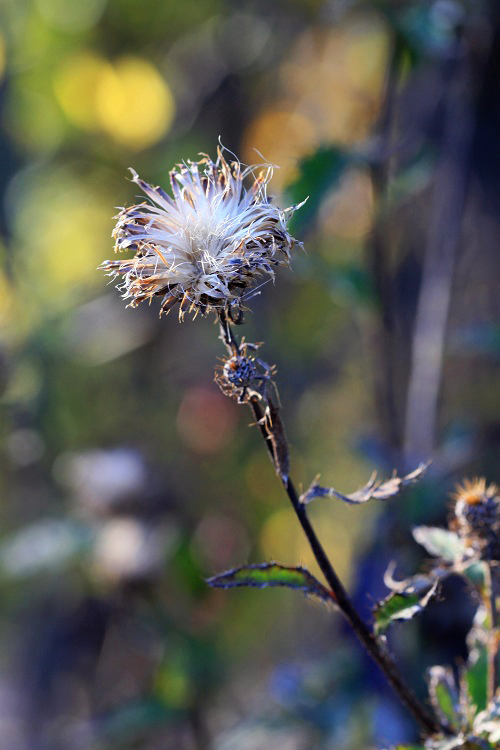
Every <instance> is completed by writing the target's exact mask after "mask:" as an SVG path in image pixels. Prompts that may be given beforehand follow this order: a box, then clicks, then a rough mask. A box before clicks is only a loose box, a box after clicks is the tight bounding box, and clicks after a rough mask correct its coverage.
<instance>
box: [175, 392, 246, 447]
mask: <svg viewBox="0 0 500 750" xmlns="http://www.w3.org/2000/svg"><path fill="white" fill-rule="evenodd" d="M236 420H237V416H236V412H235V410H234V409H233V406H232V404H231V402H230V401H228V399H226V398H224V396H222V395H221V394H219V392H218V391H217V390H215V388H207V387H204V386H194V387H193V388H189V389H188V390H187V391H186V393H185V395H184V398H183V399H182V402H181V405H180V407H179V412H178V414H177V429H178V431H179V435H180V436H181V438H182V440H183V441H184V443H185V444H186V445H187V446H188V447H189V448H191V450H193V451H195V452H196V453H200V454H202V455H206V456H209V455H211V454H213V453H217V452H218V451H219V450H221V449H222V448H223V447H224V446H225V445H227V443H228V442H229V440H230V439H231V436H232V435H233V433H234V429H235V426H236Z"/></svg>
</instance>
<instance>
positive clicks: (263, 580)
mask: <svg viewBox="0 0 500 750" xmlns="http://www.w3.org/2000/svg"><path fill="white" fill-rule="evenodd" d="M207 583H208V584H209V585H210V586H214V587H215V588H220V589H231V588H237V587H240V586H250V587H253V588H258V589H265V588H273V587H286V588H289V589H298V590H299V591H303V592H304V593H306V594H312V595H313V596H317V597H319V598H320V599H322V600H323V601H332V599H333V594H332V593H331V592H330V591H328V589H327V588H326V587H325V586H323V584H322V583H320V582H319V581H318V580H317V579H316V578H315V577H314V576H313V575H311V573H309V571H308V570H306V569H305V568H302V567H286V566H284V565H279V563H260V564H258V565H244V566H243V567H241V568H234V570H228V571H227V572H226V573H219V575H216V576H213V577H212V578H208V579H207Z"/></svg>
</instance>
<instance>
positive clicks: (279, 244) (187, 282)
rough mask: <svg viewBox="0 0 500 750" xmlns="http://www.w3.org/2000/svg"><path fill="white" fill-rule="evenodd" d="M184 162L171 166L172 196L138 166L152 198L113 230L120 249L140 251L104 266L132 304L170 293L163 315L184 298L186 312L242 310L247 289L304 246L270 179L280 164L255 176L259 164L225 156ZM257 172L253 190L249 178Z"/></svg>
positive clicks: (128, 211) (134, 208) (129, 211)
mask: <svg viewBox="0 0 500 750" xmlns="http://www.w3.org/2000/svg"><path fill="white" fill-rule="evenodd" d="M202 156H203V158H202V159H201V160H200V161H199V162H191V161H188V162H187V163H186V164H179V165H177V166H176V167H174V169H173V170H172V171H171V172H170V183H171V187H172V195H173V197H170V196H169V195H167V194H166V193H165V192H164V190H162V188H160V187H152V186H151V185H148V183H147V182H144V181H143V180H141V179H140V178H139V176H138V175H137V174H136V173H135V172H134V171H133V170H131V171H132V179H133V181H134V182H135V183H137V184H138V185H139V187H140V188H141V189H142V190H143V191H144V193H145V194H146V195H147V197H148V198H149V199H150V203H147V202H143V203H140V204H138V205H135V206H130V207H129V208H124V209H122V210H121V211H120V213H119V214H118V216H117V217H116V218H117V223H116V227H115V229H114V232H113V236H114V238H115V251H118V252H120V251H122V250H133V251H134V252H135V255H134V257H133V258H131V259H129V260H108V261H105V262H104V263H103V264H102V265H101V266H100V268H101V270H104V271H107V272H108V275H110V276H112V277H113V278H117V277H118V278H121V279H123V281H122V282H121V284H120V285H119V286H118V288H119V289H120V290H121V291H122V293H123V298H124V299H130V303H129V304H130V306H132V307H136V306H137V305H138V304H139V303H140V302H142V301H143V300H149V301H151V299H152V298H153V297H154V296H160V297H162V303H161V310H160V315H161V313H163V312H165V313H166V312H168V311H169V310H171V309H172V308H173V307H174V306H175V305H176V304H177V303H178V302H179V303H180V310H179V317H180V318H181V319H182V318H183V317H184V314H185V312H186V311H189V312H192V313H193V314H194V316H196V315H197V314H198V313H201V314H202V315H206V314H207V313H209V312H210V311H225V312H227V313H229V315H230V316H231V317H232V315H233V313H234V311H235V310H236V311H238V314H239V313H240V311H241V304H242V300H243V299H244V297H245V293H246V291H247V290H248V289H249V288H250V287H252V286H253V285H254V284H255V282H256V280H257V279H258V278H259V277H260V276H261V275H263V274H268V275H269V276H270V277H271V278H273V279H274V269H275V268H276V267H278V266H286V265H288V264H289V260H290V253H291V251H292V249H293V247H294V245H296V244H297V243H296V241H295V240H294V239H293V238H292V237H291V235H290V233H289V232H288V229H287V220H288V218H289V217H290V215H291V214H292V212H293V211H294V210H295V209H296V208H298V206H293V207H291V208H287V209H285V210H284V211H282V210H280V209H279V208H278V207H277V206H275V205H273V204H272V203H271V200H270V198H269V197H268V195H267V185H268V183H269V181H270V179H271V177H272V169H271V167H269V168H268V169H267V170H265V171H263V172H260V173H259V174H258V175H257V176H255V173H254V168H252V167H247V168H245V169H242V167H241V164H240V163H239V162H238V161H234V162H231V163H228V162H227V161H226V160H225V158H224V155H223V151H222V150H221V149H218V157H217V161H216V162H215V163H214V162H212V161H211V159H210V158H209V157H208V156H206V155H202ZM250 175H251V176H252V177H253V184H251V185H250V187H249V188H246V187H245V186H244V181H245V179H246V178H247V177H249V176H250Z"/></svg>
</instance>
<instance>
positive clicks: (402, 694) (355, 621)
mask: <svg viewBox="0 0 500 750" xmlns="http://www.w3.org/2000/svg"><path fill="white" fill-rule="evenodd" d="M219 318H220V324H221V337H222V340H223V341H224V343H225V345H226V348H227V350H228V353H229V354H230V355H231V356H234V355H235V354H239V346H238V342H237V341H236V339H235V338H234V335H233V332H232V330H231V326H230V324H229V322H228V320H227V318H226V317H225V315H224V314H223V313H221V314H220V316H219ZM248 403H249V406H250V408H251V410H252V413H253V415H254V417H255V420H256V423H257V425H258V427H259V429H260V432H261V435H262V436H263V438H264V440H265V443H266V447H267V449H268V451H269V454H270V456H271V460H272V461H273V464H274V466H275V468H276V470H277V473H278V475H279V476H280V478H281V482H282V484H283V487H284V489H285V491H286V493H287V495H288V497H289V499H290V502H291V504H292V507H293V509H294V511H295V515H296V516H297V518H298V520H299V523H300V525H301V527H302V530H303V531H304V534H305V535H306V538H307V541H308V542H309V546H310V547H311V550H312V552H313V554H314V558H315V560H316V562H317V564H318V566H319V568H320V570H321V572H322V573H323V575H324V577H325V579H326V581H327V582H328V585H329V586H330V589H331V592H332V595H333V596H332V598H333V599H334V600H335V602H336V604H337V606H338V607H339V609H340V611H341V612H342V614H343V616H344V617H345V619H346V620H347V622H348V623H349V624H350V626H351V628H352V629H353V631H354V633H355V634H356V636H357V638H358V640H359V641H360V642H361V644H362V645H363V646H364V647H365V649H366V650H367V652H368V653H369V655H370V656H371V657H372V659H373V660H374V662H375V663H376V664H377V665H378V666H379V668H380V669H381V671H382V672H383V674H384V675H385V677H386V679H387V680H388V682H389V684H390V685H392V687H393V689H394V690H395V692H396V694H397V695H398V696H399V698H400V700H401V702H402V703H403V704H404V705H405V706H406V707H407V708H408V710H409V711H410V712H411V713H412V714H413V716H414V718H415V719H416V721H417V722H418V723H419V725H420V727H421V728H422V730H423V732H424V733H425V735H427V736H428V735H433V734H437V733H439V732H443V733H449V732H448V730H447V729H446V727H443V726H441V725H440V724H439V723H438V722H437V720H436V719H435V718H434V716H433V715H432V714H431V713H430V712H429V711H428V710H427V709H426V708H425V706H423V705H422V704H421V703H420V701H419V700H418V698H417V697H416V696H415V695H414V694H413V693H412V691H411V690H410V689H409V687H408V686H407V685H406V684H405V682H404V680H403V678H402V676H401V674H400V672H399V670H398V667H397V666H396V664H395V663H394V661H393V659H392V658H391V656H390V655H389V654H388V653H387V651H386V650H385V649H384V647H383V646H382V645H381V643H380V642H379V641H378V640H377V638H376V637H375V635H374V633H373V632H372V631H371V630H370V629H369V628H368V627H367V625H366V624H365V623H364V622H363V620H362V619H361V617H360V615H359V614H358V612H357V610H356V608H355V607H354V605H353V603H352V601H351V599H350V597H349V594H348V593H347V591H346V590H345V588H344V586H343V584H342V582H341V580H340V579H339V577H338V576H337V573H336V572H335V569H334V568H333V565H332V563H331V562H330V560H329V558H328V557H327V555H326V553H325V551H324V549H323V546H322V544H321V542H320V541H319V539H318V537H317V535H316V532H315V531H314V529H313V527H312V525H311V522H310V521H309V518H308V516H307V511H306V506H305V505H304V504H303V503H301V502H300V498H299V495H298V493H297V490H296V488H295V485H294V483H293V481H292V480H291V479H290V477H284V476H283V475H282V473H281V472H280V471H279V467H277V466H276V457H275V455H274V450H273V445H272V443H271V440H270V435H269V433H268V426H267V423H266V420H265V413H264V410H263V408H262V406H261V403H260V401H259V400H258V399H257V398H251V399H249V400H248Z"/></svg>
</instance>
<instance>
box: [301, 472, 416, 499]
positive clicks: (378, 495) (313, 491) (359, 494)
mask: <svg viewBox="0 0 500 750" xmlns="http://www.w3.org/2000/svg"><path fill="white" fill-rule="evenodd" d="M427 466H428V464H420V466H418V467H417V468H416V469H415V470H414V471H412V472H411V473H410V474H407V475H406V476H404V477H398V476H396V474H394V476H392V477H391V478H390V479H388V480H387V481H386V482H379V481H377V474H376V472H374V473H373V474H372V475H371V477H370V479H369V481H368V483H367V484H365V486H364V487H362V488H361V489H360V490H357V491H356V492H353V493H351V494H350V495H343V494H342V493H341V492H338V490H336V489H334V488H333V487H321V486H320V485H319V484H318V482H317V479H318V477H317V478H316V479H315V480H314V482H313V483H312V484H311V486H310V487H309V489H308V490H307V492H304V494H303V495H301V498H300V500H301V502H302V503H305V504H307V503H310V502H311V500H314V498H315V497H338V498H339V499H340V500H343V501H344V502H345V503H349V504H350V505H359V504H360V503H366V502H368V500H388V499H389V498H391V497H395V495H397V494H398V493H399V492H401V490H402V489H403V488H404V487H408V486H409V485H411V484H415V482H418V480H419V479H420V478H421V476H422V475H423V474H424V472H425V470H426V469H427Z"/></svg>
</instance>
